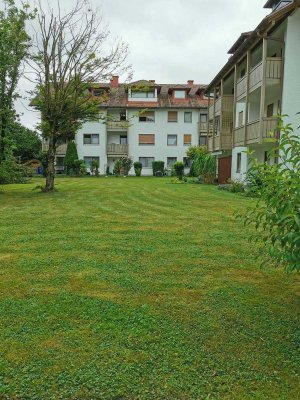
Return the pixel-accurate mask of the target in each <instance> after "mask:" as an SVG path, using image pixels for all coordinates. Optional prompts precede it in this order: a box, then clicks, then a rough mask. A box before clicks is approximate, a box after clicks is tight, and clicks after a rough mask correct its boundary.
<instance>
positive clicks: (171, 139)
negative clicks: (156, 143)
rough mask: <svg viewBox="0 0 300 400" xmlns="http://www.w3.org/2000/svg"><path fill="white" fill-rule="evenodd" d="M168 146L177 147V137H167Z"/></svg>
mask: <svg viewBox="0 0 300 400" xmlns="http://www.w3.org/2000/svg"><path fill="white" fill-rule="evenodd" d="M168 146H177V135H168Z"/></svg>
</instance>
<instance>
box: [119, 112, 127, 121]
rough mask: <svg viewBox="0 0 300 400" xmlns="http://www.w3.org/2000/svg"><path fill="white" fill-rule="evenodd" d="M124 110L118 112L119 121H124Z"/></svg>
mask: <svg viewBox="0 0 300 400" xmlns="http://www.w3.org/2000/svg"><path fill="white" fill-rule="evenodd" d="M126 119H127V118H126V111H121V112H120V121H126Z"/></svg>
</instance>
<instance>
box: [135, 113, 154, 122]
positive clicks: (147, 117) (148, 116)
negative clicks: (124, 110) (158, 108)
mask: <svg viewBox="0 0 300 400" xmlns="http://www.w3.org/2000/svg"><path fill="white" fill-rule="evenodd" d="M139 122H155V112H154V111H145V112H143V113H142V114H141V115H140V116H139Z"/></svg>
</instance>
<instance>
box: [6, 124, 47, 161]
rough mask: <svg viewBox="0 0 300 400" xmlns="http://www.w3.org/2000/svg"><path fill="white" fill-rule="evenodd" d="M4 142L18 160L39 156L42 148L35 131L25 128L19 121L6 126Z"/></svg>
mask: <svg viewBox="0 0 300 400" xmlns="http://www.w3.org/2000/svg"><path fill="white" fill-rule="evenodd" d="M6 143H7V145H8V146H9V147H10V150H11V153H12V155H13V156H14V157H16V158H19V159H20V161H28V160H32V159H34V158H39V157H40V153H41V150H42V140H41V138H40V136H39V135H38V133H37V132H36V131H33V130H31V129H28V128H26V127H25V126H23V125H21V124H20V123H19V122H13V123H11V124H10V125H9V126H8V130H7V136H6Z"/></svg>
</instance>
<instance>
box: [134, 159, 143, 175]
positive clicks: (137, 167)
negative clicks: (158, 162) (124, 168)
mask: <svg viewBox="0 0 300 400" xmlns="http://www.w3.org/2000/svg"><path fill="white" fill-rule="evenodd" d="M133 168H134V172H135V175H136V176H141V173H142V169H143V165H142V163H140V162H139V161H136V162H135V163H133Z"/></svg>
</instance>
